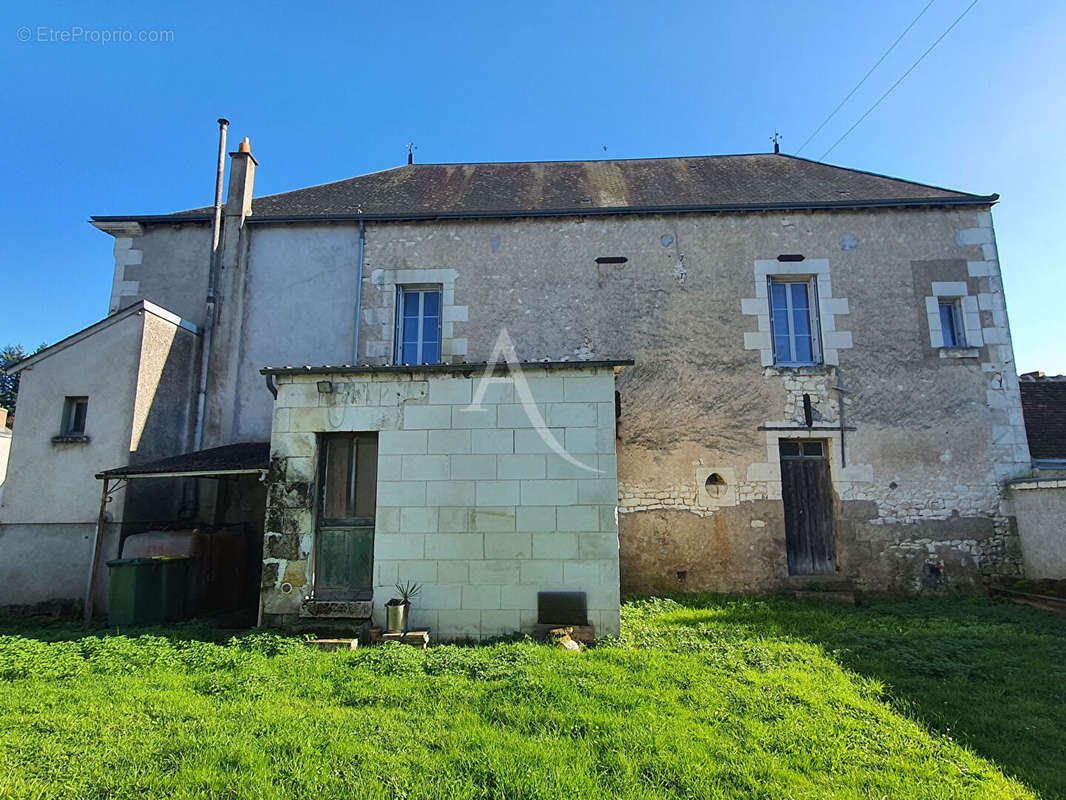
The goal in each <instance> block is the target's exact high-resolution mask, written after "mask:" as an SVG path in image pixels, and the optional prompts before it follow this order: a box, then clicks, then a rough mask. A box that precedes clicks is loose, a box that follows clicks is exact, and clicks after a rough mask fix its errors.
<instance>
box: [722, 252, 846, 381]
mask: <svg viewBox="0 0 1066 800" xmlns="http://www.w3.org/2000/svg"><path fill="white" fill-rule="evenodd" d="M777 275H782V276H784V275H787V276H793V277H800V276H808V277H813V278H815V279H816V283H817V285H818V298H817V301H818V320H819V323H820V325H821V351H822V361H823V362H824V363H825V364H830V365H836V364H839V363H840V351H841V350H846V349H850V348H851V347H852V338H851V332H850V331H841V330H837V322H836V318H837V317H838V316H843V315H846V314H847V313H848V299H847V298H846V297H833V283H832V278H831V276H830V274H829V259H827V258H807V259H804V260H803V261H778V260H777V259H776V258H774V259H756V260H755V297H746V298H743V299H742V300H741V301H740V313H742V314H745V315H748V316H753V317H755V318H756V319H757V321H758V330H757V331H754V332H748V333H745V334H744V349H745V350H758V351H759V358H760V361H761V363H762V365H763V366H764V367H769V366H773V363H774V350H773V341H772V340H771V333H770V298H769V294H768V291H767V280H768V279H769V278H770V277H771V276H777Z"/></svg>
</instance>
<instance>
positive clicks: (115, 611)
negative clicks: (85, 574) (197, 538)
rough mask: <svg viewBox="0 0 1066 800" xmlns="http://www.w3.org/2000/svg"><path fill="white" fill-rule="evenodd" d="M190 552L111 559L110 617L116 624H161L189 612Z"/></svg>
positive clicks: (179, 617) (109, 562)
mask: <svg viewBox="0 0 1066 800" xmlns="http://www.w3.org/2000/svg"><path fill="white" fill-rule="evenodd" d="M189 561H190V558H189V556H150V557H146V558H119V559H115V560H114V561H108V562H107V566H108V568H109V569H110V573H111V587H110V592H109V598H110V605H109V607H108V615H107V616H108V621H109V622H110V624H111V625H115V626H142V625H162V624H163V623H165V622H176V621H178V620H181V619H184V618H185V616H186V594H187V587H188V569H189Z"/></svg>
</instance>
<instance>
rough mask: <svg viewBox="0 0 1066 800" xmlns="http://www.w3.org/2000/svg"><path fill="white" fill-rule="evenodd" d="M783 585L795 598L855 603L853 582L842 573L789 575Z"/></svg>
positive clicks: (844, 603)
mask: <svg viewBox="0 0 1066 800" xmlns="http://www.w3.org/2000/svg"><path fill="white" fill-rule="evenodd" d="M785 585H786V586H787V587H788V589H789V590H790V591H791V592H792V593H793V594H794V595H795V597H796V599H797V600H821V601H824V602H826V603H840V604H842V605H851V606H853V605H855V602H856V601H855V583H854V581H852V580H851V579H850V578H848V577H845V576H844V575H839V574H832V575H789V576H788V577H787V578H786V579H785Z"/></svg>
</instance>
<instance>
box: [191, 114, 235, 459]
mask: <svg viewBox="0 0 1066 800" xmlns="http://www.w3.org/2000/svg"><path fill="white" fill-rule="evenodd" d="M228 127H229V120H228V119H225V118H220V119H219V120H218V172H217V173H216V175H215V209H214V210H215V215H214V219H213V221H212V223H211V262H210V266H209V267H208V270H207V301H206V309H205V313H204V336H203V344H202V350H201V355H200V391H199V393H198V395H197V398H196V433H195V434H194V436H193V450H200V449H202V448H203V443H204V417H205V412H206V408H207V383H208V377H209V374H210V371H211V340H212V334H213V333H214V329H215V280H216V275H217V273H218V256H219V252H218V243H219V241H220V239H221V234H222V177H223V174H224V173H225V170H226V129H227V128H228Z"/></svg>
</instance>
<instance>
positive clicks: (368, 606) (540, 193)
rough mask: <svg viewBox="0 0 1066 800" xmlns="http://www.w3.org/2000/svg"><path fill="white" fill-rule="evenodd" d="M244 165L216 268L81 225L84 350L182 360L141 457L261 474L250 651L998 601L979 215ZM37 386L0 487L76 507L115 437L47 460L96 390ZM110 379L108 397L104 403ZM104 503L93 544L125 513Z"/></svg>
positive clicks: (659, 173) (697, 180)
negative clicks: (181, 348) (219, 452)
mask: <svg viewBox="0 0 1066 800" xmlns="http://www.w3.org/2000/svg"><path fill="white" fill-rule="evenodd" d="M256 168H257V162H256V160H255V159H254V157H253V156H252V154H251V152H250V147H249V146H248V145H247V141H245V142H244V143H242V146H241V148H239V150H238V151H237V152H235V153H231V164H230V179H229V191H228V196H227V200H226V202H225V205H224V207H223V210H222V216H221V224H220V227H219V230H220V235H219V239H218V244H217V246H216V245H215V244H214V239H213V233H212V231H213V225H212V223H213V210H212V209H211V208H202V209H196V210H192V211H186V212H179V213H175V214H166V215H136V214H134V215H124V216H108V217H94V218H93V224H94V225H96V227H98V228H99V229H100V230H102V231H104V232H106V233H109V234H111V235H112V236H114V238H115V276H114V281H113V284H112V290H111V300H110V314H111V316H109V317H108V318H106V319H105V322H106V320H107V319H112V318H113V317H116V316H122V315H124V314H125V315H129V314H130V313H131V312H130V309H131V308H134V309H141V311H137V312H133V313H143V314H155V316H158V314H156V312H150V311H149V310H148V309H149V306H151V307H152V308H156V307H159V308H160V309H166V310H167V311H166V312H165V313H168V314H170V315H171V317H170V318H172V319H173V320H178V321H179V322H177V323H172V324H174V325H177V326H178V327H179V328H180V329H181V330H182V331H184V332H185V333H187V334H188V335H187V336H186V338H187V339H188V343H189V344H188V347H189V348H190V350H189V353H188V354H187V355H185V354H183V355H182V356H181V357H180V358H178V359H175V360H174V363H173V365H172V367H173V369H174V370H176V371H177V372H180V373H181V375H182V376H183V377H182V378H181V379H180V380H175V386H177V384H180V388H175V389H174V390H173V391H168V392H167V393H166V397H165V398H164V397H161V393H159V392H156V393H155V395H154V398H155V402H159V403H161V404H162V403H169V404H173V406H174V408H173V409H170V410H168V411H167V412H166V413H165V414H163V416H164V417H166V418H168V419H177V418H180V419H182V420H187V422H183V424H182V425H171V426H168V427H166V429H165V430H163V429H160V431H159V436H158V437H156V439H155V444H154V445H153V447H155V448H156V449H155V450H154V451H153V453H154V455H153V458H158V457H160V456H161V455H164V453H162V450H167V451H168V452H166V453H165V455H175V454H179V453H186V452H190V451H202V450H205V449H212V448H226V447H230V446H233V445H237V444H239V443H248V442H268V441H269V442H270V452H271V455H270V463H269V466H268V465H267V464H265V463H263V464H238V465H236V466H237V467H241V468H242V469H243V470H244V472H243V473H242V474H245V475H248V474H252V473H253V472H255V471H256V470H263V472H262V473H261V474H263V475H264V476H266V478H267V484H268V492H267V500H266V504H265V505H266V507H265V509H263V508H262V507H261V506H260V507H259V508H258V509H257V510H256V512H255V513H259V514H262V515H264V516H261V517H260V520H261V521H260V523H259V528H258V530H260V531H261V534H262V548H263V562H262V590H261V607H260V610H261V615H262V619H263V620H265V621H267V622H276V623H282V624H291V625H298V624H301V623H306V622H307V621H308V620H310V621H314V620H315V619H316V618H322V617H328V618H331V619H332V620H334V621H338V620H359V619H363V618H366V617H367V616H370V615H372V616H373V617H374V618H375V619H380V618H381V614H382V604H383V603H384V602H385V600H387V599H388V598H389V597H391V596H392V592H393V589H392V586H393V584H395V583H397V582H405V581H416V582H418V583H421V584H423V585H424V589H423V593H422V595H421V596H420V598H419V601H418V602H417V604H416V607H415V619H414V621H415V622H416V624H422V625H429V626H431V627H433V628H434V629H435V630H436V631H437V632H438V633H439V634H440V635H441V636H444V637H449V636H474V637H479V636H480V637H484V636H490V635H493V634H498V633H505V632H509V631H513V630H528V629H529V628H530V627H531V626H532V625H533V624H535V623H536V622H537V620H538V619H539V618H540V616H541V615H539V612H538V598H539V597H540V596H541V593H544V592H550V591H569V592H581V593H584V595H583V598H584V602H585V606H586V608H587V614H588V618H589V621H590V623H592V624H593V625H595V626H596V628H597V631H598V632H600V633H604V632H611V631H615V630H617V627H618V606H619V592H620V591H621V592H623V593H625V592H664V591H704V590H706V591H722V592H767V591H778V590H799V589H805V588H808V587H810V586H811V585H813V584H821V585H822V588H837V589H845V590H848V591H854V590H859V591H866V592H891V593H896V592H919V591H932V590H939V589H944V588H973V587H979V586H980V585H981V584H982V582H983V581H984V580H985V579H986V578H988V577H989V576H994V575H1000V574H1016V573H1017V572H1018V571H1019V570H1020V568H1021V567H1020V555H1019V545H1018V536H1017V531H1016V527H1015V521H1014V514H1013V512H1012V509H1011V506H1010V501H1009V496H1008V494H1007V493H1006V491H1005V488H1004V486H1005V482H1006V481H1008V480H1010V479H1012V478H1016V477H1019V476H1024V475H1027V474H1029V471H1030V468H1031V465H1030V456H1029V451H1028V448H1027V445H1026V438H1025V430H1024V427H1023V421H1022V413H1021V406H1020V400H1019V389H1018V380H1017V377H1016V375H1015V367H1014V358H1013V353H1012V349H1011V340H1010V331H1009V327H1008V323H1007V313H1006V306H1005V302H1004V296H1003V287H1002V281H1001V279H1000V267H999V261H998V255H997V251H996V244H995V236H994V232H993V227H992V216H991V206H992V205H993V204H994V203H995V202H996V200H997V196H996V195H989V196H986V195H975V194H968V193H965V192H958V191H951V190H947V189H942V188H939V187H935V186H929V185H925V184H920V183H913V182H910V181H904V180H899V179H895V178H890V177H886V176H883V175H877V174H873V173H869V172H863V171H858V170H852V169H845V168H841V167H836V166H831V165H828V164H822V163H819V162H815V161H808V160H805V159H800V158H796V157H792V156H787V155H783V154H759V155H740V156H719V157H698V158H663V159H637V160H620V161H588V162H536V163H492V164H488V163H486V164H425V165H422V164H418V165H415V164H409V165H407V166H401V167H397V168H394V169H389V170H385V171H382V172H377V173H371V174H368V175H363V176H359V177H356V178H351V179H348V180H341V181H338V182H335V183H328V184H323V185H320V186H313V187H310V188H306V189H299V190H296V191H291V192H286V193H283V194H277V195H270V196H264V197H255V198H254V199H253V186H254V178H255V171H256ZM205 297H206V298H207V301H206V302H205ZM102 324H103V323H98V325H102ZM94 327H95V326H94ZM90 330H91V329H90ZM81 335H82V334H78V336H81ZM183 335H184V334H183ZM95 337H96V334H94V335H92V336H89V337H88V338H86V339H85V340H84V342H83V344H82V345H81V346H83V347H90V345H91V343H92V341H93V340H94V338H95ZM99 341H100V342H102V341H103V340H102V339H100V340H99ZM100 346H101V347H102V346H103V345H102V344H101V345H100ZM171 348H173V342H171ZM54 349H55V348H50V350H54ZM48 354H49V350H46V351H44V352H43V353H42V354H40V355H39V356H35V358H36V359H38V360H37V361H34V360H33V359H29V360H28V361H27V362H23V365H22V369H23V372H22V380H23V386H24V387H27V388H26V389H25V391H28V392H29V393H30V394H29V395H28V397H31V398H34V399H30V400H28V401H27V406H30V405H37V404H40V406H39V411H38V412H28V413H27V414H26V415H25V419H29V418H30V416H31V414H32V413H38V414H39V415H40V420H39V421H36V422H34V423H33V424H30V423H27V425H26V427H23V426H22V424H21V421H22V420H23V419H24V417H23V415H22V414H21V413H20V415H19V419H20V428H19V432H18V433H19V435H18V436H17V437H16V439H15V442H16V444H15V449H14V451H13V454H12V465H13V468H16V469H17V471H18V472H19V473H20V474H21V473H23V472H25V471H26V469H27V466H26V465H25V464H24V462H23V459H25V460H26V461H27V462H28V461H30V460H33V461H35V462H38V463H39V464H40V467H39V471H41V470H50V471H51V473H50V474H51V475H52V476H53V477H52V480H53V481H56V480H60V479H61V480H62V484H63V486H67V485H70V486H75V485H77V486H78V487H79V488H78V491H79V492H80V491H81V488H80V487H82V486H88V487H90V489H93V488H96V481H95V480H94V478H93V474H94V473H99V474H104V473H106V472H107V470H108V469H109V468H113V467H116V466H121V465H122V464H124V463H125V462H126V461H129V462H130V463H131V464H132V463H141V464H147V463H149V461H151V459H150V458H148V457H147V456H143V455H142V454H141V453H140V452H139V450H138V447H137V446H135V445H136V442H134V441H132V440H131V444H130V450H129V457H128V458H127V459H125V460H124V459H123V458H120V457H119V453H118V452H116V451H114V449H113V448H112V449H111V450H108V451H107V452H103V451H102V450H101V451H100V452H99V453H97V452H94V451H92V450H90V449H89V448H95V447H96V440H95V438H94V439H93V441H92V442H91V443H88V444H84V443H83V444H81V445H77V447H80V448H81V449H80V450H78V452H75V453H74V454H70V453H68V452H67V449H66V448H67V447H68V446H67V445H66V444H53V443H52V441H51V439H52V436H53V434H55V430H53V429H52V427H50V426H49V425H48V424H47V423H48V421H49V420H50V419H52V418H53V417H54V418H55V420H59V419H60V418H61V415H62V413H64V412H62V411H61V408H60V407H61V406H62V404H63V403H64V402H66V401H67V400H69V399H70V398H71V397H77V396H85V397H87V398H88V400H87V402H88V406H89V412H88V413H89V419H92V420H94V423H93V424H95V419H94V418H98V419H101V423H102V420H103V418H105V417H110V416H111V415H114V414H117V413H118V410H117V406H116V405H115V404H114V403H112V402H111V401H110V400H108V399H105V398H107V397H108V395H107V394H106V392H110V391H112V388H111V387H110V386H107V387H100V388H99V389H95V388H94V389H93V390H92V391H90V390H89V389H84V390H83V389H80V388H68V387H73V386H74V384H73V383H71V382H70V381H67V380H66V378H65V377H62V376H60V375H59V374H52V373H47V374H48V378H47V383H48V384H49V386H50V387H52V388H51V389H50V391H52V392H53V394H54V395H55V396H50V395H47V394H46V393H44V390H43V389H35V384H36V383H38V380H37V376H36V375H35V372H38V371H42V372H43V371H45V370H46V367H45V365H47V364H49V362H50V361H51V362H53V363H55V364H56V365H57V367H56V369H57V370H58V369H59V366H58V365H59V362H58V361H56V360H55V358H51V357H50V356H49V355H48ZM82 358H88V355H87V354H86V355H85V356H83V357H82ZM140 358H141V359H142V362H143V360H145V359H152V360H153V363H156V364H158V363H160V362H161V359H160V358H159V357H158V356H157V355H155V354H153V353H151V352H147V351H143V348H142V353H141V356H140ZM162 361H163V362H169V361H170V359H162ZM506 362H510V365H509V366H508V364H507V363H506ZM138 363H140V362H134V363H129V364H126V363H118V364H115V365H114V366H113V367H112V369H111V371H110V372H111V374H112V375H115V374H116V373H118V372H122V377H121V379H120V380H118V382H119V383H121V382H122V381H125V382H126V384H127V385H130V386H132V385H133V383H134V378H132V377H130V376H131V375H134V376H135V375H136V374H137V373H138V370H142V369H143V366H138ZM63 369H68V368H67V367H63ZM69 369H70V370H72V372H70V373H66V372H64V373H63V375H64V376H65V375H68V374H71V375H72V374H74V373H73V371H74V370H76V367H69ZM41 377H42V378H44V375H43V374H42V375H41ZM40 382H42V383H43V382H44V381H43V380H42V381H40ZM137 385H138V386H140V385H141V382H137ZM35 391H39V392H41V394H40V396H39V397H38V395H36V394H34V392H35ZM131 391H132V390H131ZM97 392H100V397H99V399H97V394H96V393H97ZM134 394H135V395H136V393H134ZM137 402H138V401H136V400H134V401H133V402H132V405H130V403H129V402H127V403H126V407H127V408H134V407H136V406H137ZM105 404H106V405H105ZM98 407H103V410H102V411H101V412H100V416H99V417H96V413H97V412H96V409H97V408H98ZM153 408H154V406H153ZM131 414H132V412H130V413H127V414H125V416H124V417H123V422H122V426H121V427H122V431H123V437H124V436H125V433H124V432H125V430H126V427H128V426H129V424H130V420H132V418H133V417H135V416H136V415H135V414H132V416H131ZM149 416H151V414H149ZM34 425H39V426H40V427H36V428H35V427H34ZM53 427H54V426H53ZM27 428H28V430H27ZM35 437H36V443H35V441H34V440H35ZM123 441H124V440H123ZM23 443H25V444H23ZM123 446H124V445H123ZM24 453H25V455H23V454H24ZM89 454H91V457H88V456H89ZM45 465H47V466H45ZM135 471H136V470H134V471H133V472H135ZM114 474H117V473H114ZM125 474H127V475H131V474H133V473H131V472H130V471H129V470H127V472H126V473H125ZM165 474H168V475H170V474H171V473H165ZM217 478H218V475H208V473H206V472H203V473H199V477H197V475H195V474H185V473H182V472H176V473H174V474H173V477H171V478H168V479H167V480H168V481H172V483H170V484H167V483H166V482H162V483H160V484H159V485H160V486H169V487H170V488H169V489H167V490H166V491H167V492H169V496H171V497H175V498H183V499H184V501H185V502H184V509H185V513H186V514H187V515H188V514H193V515H197V514H198V515H199V516H200V517H205V516H210V515H211V514H215V513H216V512H217V508H216V507H217V504H218V503H219V499H218V492H213V491H209V490H206V489H204V490H197V491H190V490H189V489H188V488H186V487H187V484H189V483H190V482H191V483H194V484H204V483H210V480H208V479H212V480H215V483H216V484H217V483H218V481H217ZM135 483H138V482H137V481H131V483H130V484H129V486H130V489H132V488H133V485H134V484H135ZM144 483H146V482H141V484H140V485H142V486H143V485H144ZM248 483H249V484H254V483H255V481H254V480H250V479H249V481H248ZM41 485H42V484H41V483H40V480H39V479H34V478H32V477H27V478H26V480H25V487H26V488H19V487H14V488H13V490H12V491H11V492H10V495H11V496H10V497H9V498H5V500H4V503H5V505H4V507H3V508H0V547H3V548H16V550H15V552H18V553H20V554H22V555H25V556H26V557H29V556H30V555H31V554H32V555H34V556H35V557H37V558H39V559H44V558H47V555H46V553H45V552H44V550H45V549H47V548H48V547H51V548H62V547H63V546H64V545H63V543H62V542H63V541H64V540H63V539H62V536H61V535H60V533H59V532H58V529H56V531H57V532H56V534H55V536H57V537H59V538H56V539H55V540H54V541H53V540H49V542H50V543H49V544H48V545H47V546H46V547H44V546H41V545H34V546H33V547H30V546H29V545H27V544H25V542H29V541H33V537H34V536H35V535H36V534H35V531H34V529H33V527H32V526H33V525H44V526H47V525H50V524H53V523H51V522H50V520H51V519H52V518H53V516H54V514H52V512H51V511H50V510H49V508H48V503H47V502H45V503H41V502H39V500H38V498H40V497H42V496H43V495H37V494H35V492H37V491H39V489H38V488H32V487H40V486H41ZM212 485H214V484H212ZM246 488H248V492H247V493H246V494H245V495H243V496H244V497H246V498H247V497H251V496H252V494H251V488H252V487H251V486H249V487H246ZM130 489H127V490H126V491H127V496H126V497H125V500H121V499H120V500H117V501H116V503H115V508H114V509H113V518H114V519H115V520H117V521H124V520H125V518H123V519H122V520H120V516H121V514H122V513H123V512H129V510H130V504H131V502H134V500H136V502H137V503H139V504H140V505H141V507H143V506H144V504H145V501H143V500H137V498H136V496H137V494H138V493H132V492H131V491H130ZM156 491H157V492H159V491H162V490H159V489H157V490H156ZM164 493H166V492H164ZM141 494H143V491H142V492H141ZM9 504H10V505H9ZM78 504H79V505H78V510H77V511H76V510H74V509H71V510H69V511H65V512H64V513H65V514H66V515H67V517H65V518H64V520H63V522H64V524H70V525H73V526H74V527H77V526H78V525H80V527H77V530H78V531H79V533H78V534H77V535H75V534H73V533H70V534H67V536H68V540H67V541H68V543H69V542H73V541H74V538H75V537H76V536H77V537H80V538H78V544H77V547H73V546H71V548H70V559H73V560H77V561H79V563H80V565H81V566H84V564H85V563H87V560H88V554H87V550H86V548H87V547H88V545H87V544H85V543H84V542H85V541H87V539H85V537H86V536H87V535H88V534H87V533H86V531H87V530H88V528H86V526H87V525H89V523H88V520H90V519H92V517H93V515H94V513H95V508H94V505H95V501H90V500H88V499H84V500H82V499H79V500H78ZM83 505H84V510H81V509H82V506H83ZM245 505H246V506H247V505H255V503H252V502H251V501H247V502H245ZM120 507H121V508H120ZM155 507H158V506H155ZM79 514H80V515H81V516H78V515H79ZM141 516H142V517H143V514H142V515H141ZM75 518H76V519H75ZM75 523H76V524H75ZM72 530H73V528H72ZM83 540H84V541H83ZM105 541H107V540H105ZM20 543H21V544H20ZM17 548H22V549H17ZM105 549H106V546H105ZM3 561H4V562H10V559H4V560H3ZM0 563H3V562H0ZM4 569H7V568H6V567H3V566H0V572H2V571H3V570H4ZM75 573H76V574H77V578H78V580H83V578H84V576H83V573H82V571H81V570H75V572H74V573H72V574H75ZM5 577H6V576H5ZM68 583H69V581H68ZM3 584H4V582H3V581H0V585H3ZM24 584H25V581H23V585H24ZM57 585H58V584H57ZM63 585H64V586H66V585H67V584H63ZM35 591H37V594H35V595H32V598H33V600H34V601H42V600H46V599H49V596H46V595H48V594H49V590H48V589H46V588H42V587H37V589H36V590H35ZM31 594H32V593H31ZM53 594H54V592H53ZM4 601H8V602H14V601H13V600H11V599H10V598H6V597H0V603H2V602H4Z"/></svg>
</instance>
